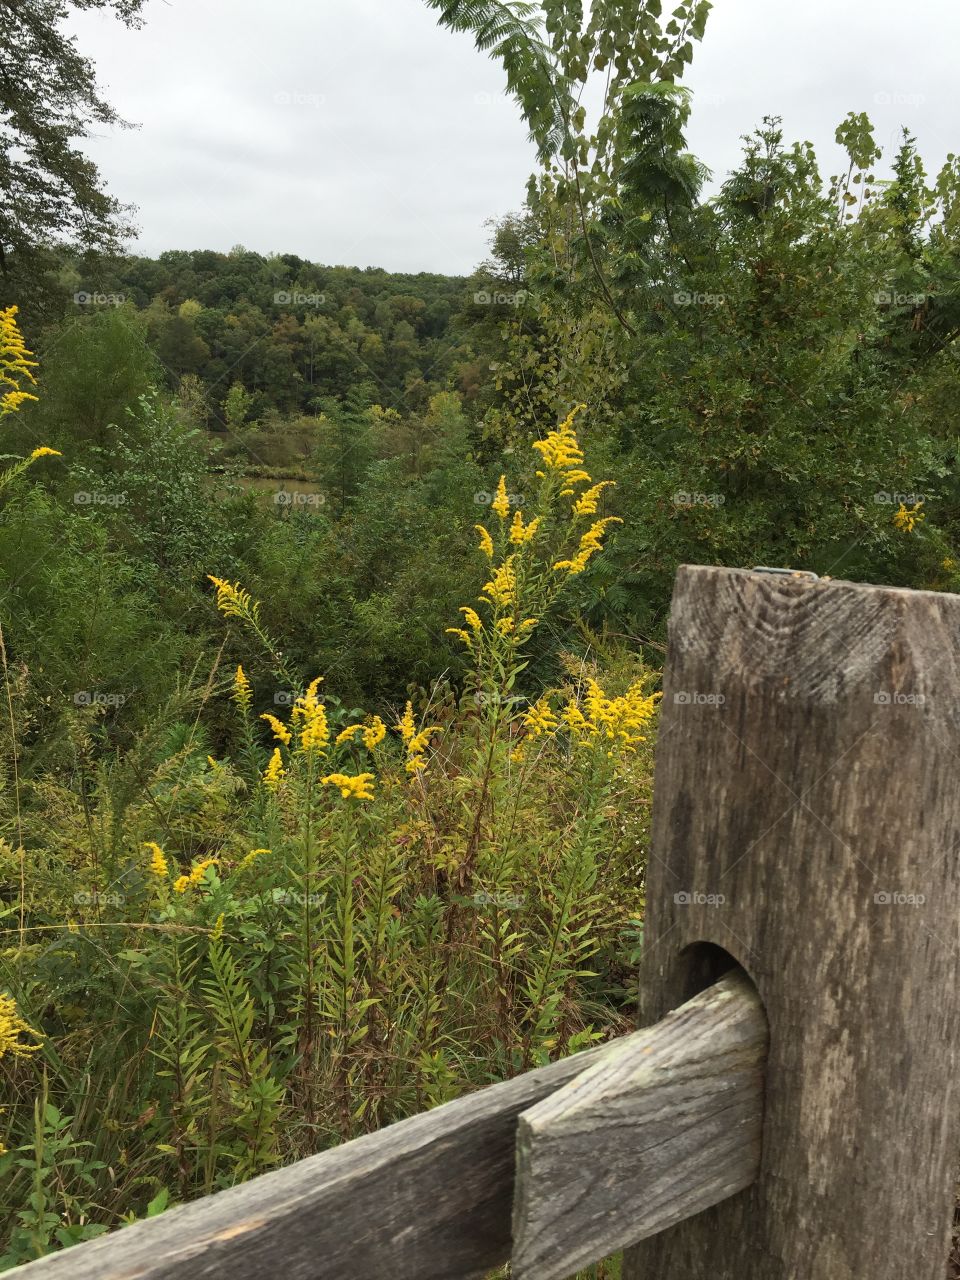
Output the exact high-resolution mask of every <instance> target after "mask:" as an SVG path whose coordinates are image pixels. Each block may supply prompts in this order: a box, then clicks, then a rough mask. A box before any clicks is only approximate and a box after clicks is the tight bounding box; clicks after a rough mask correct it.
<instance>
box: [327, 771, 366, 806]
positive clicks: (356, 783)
mask: <svg viewBox="0 0 960 1280" xmlns="http://www.w3.org/2000/svg"><path fill="white" fill-rule="evenodd" d="M372 781H373V774H372V773H358V774H356V775H355V776H351V775H350V774H347V773H330V774H328V775H327V776H326V777H325V778H321V779H320V785H321V786H324V787H337V788H338V789H339V791H340V794H341V795H342V796H343V798H344V800H372V799H373V787H372V786H371V783H372Z"/></svg>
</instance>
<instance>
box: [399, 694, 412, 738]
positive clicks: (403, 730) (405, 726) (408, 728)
mask: <svg viewBox="0 0 960 1280" xmlns="http://www.w3.org/2000/svg"><path fill="white" fill-rule="evenodd" d="M396 730H397V733H399V735H400V737H401V738H402V739H403V740H404V742H409V741H410V739H411V738H412V737H413V735H414V733H415V732H416V730H415V728H414V723H413V703H412V702H408V703H407V705H406V707H405V708H404V711H403V715H402V716H401V717H400V719H399V720H398V721H397V724H396Z"/></svg>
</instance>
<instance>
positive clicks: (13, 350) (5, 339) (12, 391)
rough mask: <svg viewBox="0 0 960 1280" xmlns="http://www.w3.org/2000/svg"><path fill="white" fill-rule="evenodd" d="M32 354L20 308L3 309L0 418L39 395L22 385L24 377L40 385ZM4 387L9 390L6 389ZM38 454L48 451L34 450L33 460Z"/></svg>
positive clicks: (1, 321)
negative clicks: (21, 324) (22, 327)
mask: <svg viewBox="0 0 960 1280" xmlns="http://www.w3.org/2000/svg"><path fill="white" fill-rule="evenodd" d="M32 354H33V352H32V351H28V350H27V344H26V343H25V342H24V340H23V334H22V333H21V332H20V330H19V328H18V326H17V308H16V307H7V308H6V309H5V310H0V392H2V393H3V394H0V418H2V417H4V416H5V415H6V414H8V413H16V411H17V410H18V409H19V408H20V406H21V405H22V404H23V403H24V401H25V400H36V398H37V397H36V396H34V395H31V394H30V392H29V391H24V390H23V389H22V387H21V386H20V384H21V382H23V381H26V382H30V383H32V384H33V385H34V386H35V385H36V381H37V380H36V378H35V377H34V375H33V370H34V369H36V368H37V362H36V360H31V359H30V357H31V355H32ZM4 387H8V388H9V390H7V391H4ZM50 452H53V450H50ZM37 456H40V457H43V456H44V455H43V454H34V455H33V456H32V457H31V461H32V460H33V457H37Z"/></svg>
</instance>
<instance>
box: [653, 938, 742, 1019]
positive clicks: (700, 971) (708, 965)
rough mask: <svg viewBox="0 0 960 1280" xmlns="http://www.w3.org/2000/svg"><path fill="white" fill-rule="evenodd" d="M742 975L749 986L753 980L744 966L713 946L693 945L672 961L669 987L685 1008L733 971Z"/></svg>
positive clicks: (711, 944) (703, 943)
mask: <svg viewBox="0 0 960 1280" xmlns="http://www.w3.org/2000/svg"><path fill="white" fill-rule="evenodd" d="M734 970H735V971H736V972H738V973H742V974H743V975H744V977H745V978H746V979H747V981H748V982H749V983H750V985H751V986H755V985H756V984H755V983H754V981H753V979H752V978H751V977H750V975H749V973H747V971H746V969H744V967H743V965H741V964H740V962H739V961H738V960H737V959H736V958H735V957H734V956H732V955H731V954H730V952H729V951H724V949H723V947H719V946H717V945H716V943H714V942H694V943H691V945H690V946H688V947H684V949H683V950H682V951H681V952H680V953H679V954H678V956H677V958H676V960H675V961H674V969H673V975H672V983H671V986H672V988H673V992H672V994H673V996H674V999H675V1000H676V1001H677V1003H678V1004H686V1002H687V1001H688V1000H692V999H693V997H694V996H698V995H699V994H700V992H701V991H706V989H707V987H712V986H713V984H714V983H715V982H719V981H720V979H721V978H722V977H724V976H725V975H726V974H728V973H731V972H733V971H734Z"/></svg>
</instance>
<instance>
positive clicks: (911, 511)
mask: <svg viewBox="0 0 960 1280" xmlns="http://www.w3.org/2000/svg"><path fill="white" fill-rule="evenodd" d="M922 506H923V500H922V499H921V500H920V502H918V503H916V504H915V505H914V506H912V507H906V506H904V504H903V503H902V502H901V503H900V507H899V509H898V510H897V511H895V512H894V513H893V523H894V525H895V526H896V527H897V528H898V529H899V530H900V532H901V533H913V531H914V529H915V528H916V526H917V525H918V524H919V523H920V521H921V520H925V519H926V518H927V516H926V512H925V511H921V510H920V508H921V507H922Z"/></svg>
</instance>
